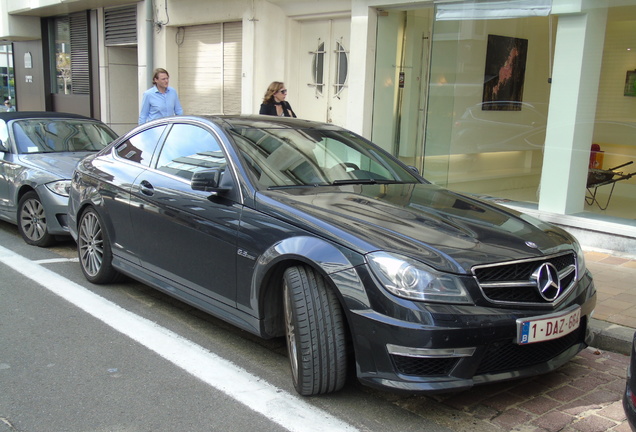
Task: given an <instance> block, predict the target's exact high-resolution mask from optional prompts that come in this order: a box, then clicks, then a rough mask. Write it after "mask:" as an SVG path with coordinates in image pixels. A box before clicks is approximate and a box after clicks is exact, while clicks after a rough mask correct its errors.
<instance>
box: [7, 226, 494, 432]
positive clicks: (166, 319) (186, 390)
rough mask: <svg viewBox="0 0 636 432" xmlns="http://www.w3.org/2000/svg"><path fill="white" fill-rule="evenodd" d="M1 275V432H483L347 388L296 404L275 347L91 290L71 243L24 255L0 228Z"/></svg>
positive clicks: (136, 289)
mask: <svg viewBox="0 0 636 432" xmlns="http://www.w3.org/2000/svg"><path fill="white" fill-rule="evenodd" d="M0 272H1V277H0V347H1V349H0V431H2V432H5V431H20V432H62V431H73V432H75V431H77V432H80V431H81V432H87V431H100V432H102V431H104V432H105V431H108V432H117V431H122V432H123V431H126V432H130V431H153V432H160V431H188V432H196V431H217V430H218V431H248V430H258V431H265V432H266V431H282V430H298V431H303V432H304V431H312V430H315V431H332V430H338V431H347V430H350V431H356V430H360V431H382V432H391V431H396V432H397V431H400V432H408V431H421V430H426V431H440V432H441V431H450V430H470V431H479V430H484V431H485V430H492V428H489V427H488V425H487V424H485V423H483V424H482V423H481V422H480V421H479V420H476V419H474V418H472V417H469V416H466V417H464V416H462V415H458V414H455V415H448V410H447V409H444V408H443V407H442V406H441V405H440V404H437V403H436V402H434V401H432V400H431V401H430V402H431V403H430V405H427V407H426V408H422V407H419V408H418V411H417V412H413V410H409V409H405V408H404V407H401V406H399V404H396V403H395V402H396V400H397V399H396V396H394V395H391V394H387V393H383V392H376V391H373V390H370V389H367V388H365V387H362V386H361V385H360V384H358V383H357V382H356V381H355V379H354V380H351V382H350V383H349V384H348V385H347V386H346V388H345V389H344V390H343V391H341V392H338V393H337V394H333V395H327V396H321V397H314V398H302V397H299V396H298V395H297V394H296V393H295V391H294V389H293V386H292V384H291V379H290V377H289V366H288V363H287V358H286V356H285V355H286V354H285V345H284V340H282V339H278V340H272V341H263V340H260V339H258V338H256V337H254V336H252V335H250V334H247V333H245V332H242V331H240V330H238V329H236V328H235V327H233V326H231V325H228V324H225V323H224V322H222V321H219V320H217V319H215V318H213V317H211V316H209V315H206V314H204V313H201V312H199V311H197V310H195V309H193V308H191V307H190V306H188V305H185V304H184V303H181V302H179V301H176V300H174V299H172V298H170V297H168V296H165V295H163V294H161V293H158V292H156V291H154V290H152V289H151V288H149V287H147V286H145V285H142V284H139V283H136V282H133V281H124V282H123V283H120V284H114V285H105V286H98V285H92V284H90V283H88V282H87V281H86V280H85V279H84V277H83V275H82V273H81V269H80V267H79V264H78V263H77V259H76V251H75V244H74V243H73V242H72V241H69V242H66V243H63V244H61V245H59V246H56V247H53V248H50V249H41V248H37V247H32V246H28V245H26V244H25V243H23V241H22V239H21V238H20V237H19V236H18V234H17V230H16V229H15V227H13V226H12V225H9V224H6V223H3V222H0ZM398 399H399V398H398Z"/></svg>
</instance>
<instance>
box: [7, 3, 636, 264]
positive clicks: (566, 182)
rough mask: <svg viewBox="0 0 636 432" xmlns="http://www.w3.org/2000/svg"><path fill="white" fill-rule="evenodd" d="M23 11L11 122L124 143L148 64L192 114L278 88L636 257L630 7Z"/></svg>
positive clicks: (473, 187) (234, 106)
mask: <svg viewBox="0 0 636 432" xmlns="http://www.w3.org/2000/svg"><path fill="white" fill-rule="evenodd" d="M24 3H25V2H23V1H19V0H6V1H5V2H3V3H0V38H2V39H3V41H4V42H3V43H4V46H5V51H7V52H8V51H10V52H11V53H12V56H13V60H12V63H9V61H7V68H6V74H5V75H6V76H7V79H6V81H5V85H6V88H7V90H6V92H7V95H9V94H10V91H11V86H10V85H9V84H8V83H9V82H14V85H13V91H14V93H13V94H12V97H13V100H14V101H15V103H14V105H16V106H17V107H18V109H19V110H27V109H28V110H31V109H46V110H52V111H71V112H78V113H82V114H87V115H90V116H93V117H96V118H100V119H102V120H103V121H105V122H106V123H108V124H110V125H111V126H112V127H113V128H114V129H115V130H116V131H118V132H120V133H123V132H126V131H128V130H129V129H130V128H132V127H134V126H135V125H136V122H137V117H138V113H139V103H140V100H141V94H142V93H143V91H145V90H146V89H147V88H148V87H150V85H151V75H152V70H153V69H154V68H155V67H163V68H166V69H167V70H168V71H169V72H170V85H171V86H173V87H175V88H176V89H177V91H178V92H179V95H180V99H181V103H182V105H183V108H184V110H185V112H186V114H236V113H244V114H251V113H257V112H258V109H259V106H260V103H261V99H262V97H263V94H264V92H265V89H266V88H267V86H268V84H269V83H270V82H271V81H284V82H285V84H286V86H287V88H288V90H289V93H288V100H289V101H290V102H291V104H292V106H293V108H294V111H295V112H296V113H297V114H298V115H299V117H302V118H307V119H312V120H319V121H325V122H330V123H334V124H338V125H341V126H344V127H347V128H349V129H352V130H354V131H356V132H358V133H360V134H362V135H364V136H366V137H368V138H370V139H372V140H373V141H374V142H376V143H377V144H379V145H380V146H382V147H383V148H385V149H386V150H388V151H390V152H391V153H393V154H395V155H397V156H398V157H400V158H401V159H402V160H403V161H405V162H406V163H408V164H409V165H413V166H415V167H417V168H418V169H419V170H420V171H421V172H422V173H423V174H424V176H425V177H426V178H427V179H429V180H431V181H433V182H434V183H437V184H440V185H442V186H446V187H448V188H450V189H453V190H457V191H462V192H469V193H474V194H478V195H482V196H486V197H489V198H492V199H496V200H497V201H500V202H502V203H503V204H505V205H508V206H511V207H514V208H518V209H520V210H522V211H523V212H526V213H529V214H532V215H535V216H538V217H539V218H541V219H544V220H547V221H550V222H555V223H557V224H560V225H563V226H564V227H566V228H567V229H569V230H570V231H572V232H573V233H574V234H575V235H577V237H579V238H580V239H581V240H582V242H583V243H584V244H587V245H588V246H595V247H599V248H604V249H611V250H616V251H621V252H627V253H631V254H636V222H635V219H636V175H635V176H634V177H631V176H630V174H632V173H634V172H636V166H635V165H633V164H632V165H630V164H629V163H630V162H631V161H633V160H634V159H636V84H635V83H636V0H527V1H523V0H521V1H520V0H515V1H508V0H465V1H448V0H420V1H415V0H327V1H320V2H316V1H312V0H215V1H207V0H179V1H176V0H144V1H141V2H131V1H126V0H99V1H96V0H32V1H30V2H28V5H25V4H24ZM5 51H0V54H1V55H3V56H6V55H7V54H5ZM3 64H4V62H2V63H0V66H1V65H3ZM9 64H12V65H13V68H9V67H8V65H9ZM11 69H12V70H11ZM3 71H4V69H3ZM3 76H4V75H3ZM11 78H12V79H13V81H10V79H11ZM626 164H627V165H626ZM608 238H609V239H611V240H608ZM608 241H611V243H610V244H608Z"/></svg>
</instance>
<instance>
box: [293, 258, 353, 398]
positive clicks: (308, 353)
mask: <svg viewBox="0 0 636 432" xmlns="http://www.w3.org/2000/svg"><path fill="white" fill-rule="evenodd" d="M283 304H284V308H285V336H286V339H287V351H288V354H289V362H290V364H291V371H292V378H293V382H294V387H295V388H296V391H297V392H298V393H300V394H301V395H303V396H311V395H318V394H323V393H330V392H334V391H337V390H340V389H341V388H342V386H344V384H345V381H346V368H347V352H346V330H345V324H344V317H343V312H342V308H341V306H340V303H339V301H338V298H337V297H336V295H335V293H334V292H333V291H331V290H330V289H329V288H328V287H327V286H326V284H325V281H324V279H323V278H322V277H320V275H318V274H316V272H315V271H314V270H313V269H311V268H309V267H305V266H299V267H291V268H289V269H287V270H286V271H285V275H284V278H283Z"/></svg>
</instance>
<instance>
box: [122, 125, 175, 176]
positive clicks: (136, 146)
mask: <svg viewBox="0 0 636 432" xmlns="http://www.w3.org/2000/svg"><path fill="white" fill-rule="evenodd" d="M165 128H166V126H165V125H162V126H156V127H153V128H150V129H146V130H144V131H142V132H140V133H138V134H137V135H134V136H132V137H130V138H129V139H128V140H126V141H124V142H123V143H121V144H119V145H118V146H117V148H116V149H115V151H116V152H117V155H118V156H119V157H121V158H124V159H126V160H129V161H131V162H137V163H140V164H142V165H145V166H150V160H151V159H152V154H153V153H154V151H155V148H156V147H157V143H158V142H159V139H160V138H161V135H162V134H163V131H164V130H165Z"/></svg>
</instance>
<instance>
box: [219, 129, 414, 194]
mask: <svg viewBox="0 0 636 432" xmlns="http://www.w3.org/2000/svg"><path fill="white" fill-rule="evenodd" d="M231 134H232V136H233V138H234V141H235V142H236V144H237V146H238V148H239V151H240V153H241V155H242V156H243V158H244V160H245V162H246V166H247V169H248V170H249V171H250V172H251V173H252V174H253V177H254V178H255V179H256V181H257V183H258V184H259V185H260V186H261V187H263V188H270V189H271V188H277V187H296V186H323V185H337V184H363V183H420V180H419V179H418V178H417V177H416V176H415V175H414V173H412V172H410V171H409V170H408V169H405V168H404V167H403V166H402V165H401V164H399V163H398V162H397V161H395V160H394V159H392V158H391V157H389V156H387V155H386V154H385V153H384V152H383V151H382V150H380V149H379V148H378V147H375V146H374V145H373V144H371V143H369V142H368V141H366V140H364V139H363V138H361V137H360V136H358V135H356V134H354V133H352V132H348V131H344V130H336V131H334V130H317V129H293V128H278V129H275V128H272V129H255V128H237V129H233V130H232V131H231Z"/></svg>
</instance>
